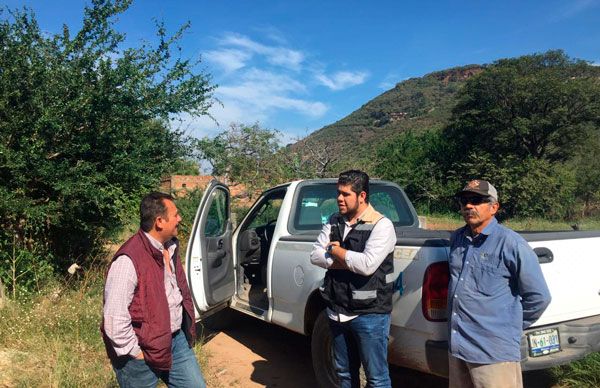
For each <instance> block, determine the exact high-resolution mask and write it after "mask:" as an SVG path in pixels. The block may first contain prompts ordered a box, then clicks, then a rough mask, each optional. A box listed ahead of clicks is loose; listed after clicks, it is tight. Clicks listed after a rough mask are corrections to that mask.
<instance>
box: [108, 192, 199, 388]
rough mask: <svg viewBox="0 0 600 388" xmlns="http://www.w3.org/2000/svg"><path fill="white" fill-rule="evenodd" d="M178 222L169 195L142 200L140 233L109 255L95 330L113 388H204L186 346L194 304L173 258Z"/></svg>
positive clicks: (193, 336) (190, 336) (190, 339)
mask: <svg viewBox="0 0 600 388" xmlns="http://www.w3.org/2000/svg"><path fill="white" fill-rule="evenodd" d="M180 221H181V217H180V216H179V213H178V212H177V207H176V206H175V203H174V201H173V197H171V196H170V195H168V194H164V193H158V192H153V193H150V194H148V195H146V196H145V197H144V198H143V199H142V203H141V205H140V230H139V231H138V232H137V233H136V234H134V235H133V236H132V237H131V238H130V239H129V240H127V242H125V244H123V245H122V246H121V248H120V249H119V250H118V251H117V253H116V254H115V256H114V257H113V259H112V262H111V264H110V267H109V269H108V272H107V275H106V284H105V287H104V308H103V319H102V325H101V328H100V330H101V332H102V337H103V339H104V344H105V345H106V351H107V353H108V357H109V359H110V361H111V363H112V366H113V369H114V370H115V373H116V375H117V381H118V382H119V385H120V386H121V387H156V384H157V383H158V379H161V380H163V381H164V382H165V383H166V384H167V385H168V386H169V387H205V386H206V384H205V382H204V378H203V377H202V372H201V371H200V366H199V365H198V361H197V360H196V357H195V355H194V352H193V350H192V347H193V345H194V341H195V339H196V329H195V318H194V305H193V303H192V297H191V294H190V290H189V288H188V285H187V282H186V278H185V273H184V272H183V268H182V266H181V262H180V260H179V244H178V240H177V238H176V236H177V227H178V225H179V222H180Z"/></svg>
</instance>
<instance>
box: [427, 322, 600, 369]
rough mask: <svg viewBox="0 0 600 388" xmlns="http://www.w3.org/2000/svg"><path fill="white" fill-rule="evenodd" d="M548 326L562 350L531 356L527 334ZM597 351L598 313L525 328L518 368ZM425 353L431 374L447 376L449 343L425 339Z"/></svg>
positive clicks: (599, 348) (599, 343)
mask: <svg viewBox="0 0 600 388" xmlns="http://www.w3.org/2000/svg"><path fill="white" fill-rule="evenodd" d="M551 328H557V329H558V333H559V337H560V345H561V350H560V351H559V352H556V353H552V354H548V355H545V356H539V357H530V356H529V346H528V344H527V333H530V332H532V331H536V330H543V329H551ZM597 351H600V315H594V316H592V317H587V318H581V319H575V320H573V321H566V322H561V323H557V324H551V325H545V326H538V327H536V328H533V329H528V330H525V332H524V333H523V337H521V368H522V370H524V371H527V370H535V369H545V368H550V367H553V366H557V365H563V364H567V363H569V362H571V361H574V360H578V359H580V358H583V357H585V356H587V355H588V354H590V353H593V352H597ZM425 353H426V356H427V364H428V367H429V371H430V373H433V374H436V375H438V376H446V377H447V376H448V342H447V341H427V342H426V343H425Z"/></svg>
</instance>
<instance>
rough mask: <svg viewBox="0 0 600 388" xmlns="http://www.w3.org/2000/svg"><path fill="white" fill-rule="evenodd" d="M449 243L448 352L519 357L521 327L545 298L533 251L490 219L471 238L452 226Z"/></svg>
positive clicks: (480, 359) (482, 358) (474, 357)
mask: <svg viewBox="0 0 600 388" xmlns="http://www.w3.org/2000/svg"><path fill="white" fill-rule="evenodd" d="M450 245H451V246H450V263H449V264H450V284H449V286H448V348H449V351H450V353H451V354H452V355H453V356H455V357H457V358H460V359H462V360H465V361H467V362H473V363H480V364H491V363H496V362H504V361H520V360H521V350H520V349H521V335H522V333H523V329H525V328H527V327H529V326H530V325H531V324H533V323H534V322H535V321H536V320H537V319H538V318H539V317H540V316H541V315H542V313H543V312H544V310H545V309H546V307H547V306H548V304H549V303H550V299H551V298H550V291H549V290H548V286H547V285H546V281H545V280H544V275H543V274H542V270H541V268H540V264H539V262H538V258H537V255H536V254H535V253H534V252H533V250H532V249H531V247H529V245H528V244H527V242H526V241H525V240H524V239H523V238H522V237H521V236H519V235H518V234H517V233H515V232H514V231H512V230H510V229H508V228H506V227H504V226H502V225H500V224H498V221H496V219H495V218H493V219H492V221H491V222H490V223H489V224H488V225H487V226H486V227H485V229H484V230H483V232H481V233H480V234H479V235H478V236H476V237H472V236H471V230H470V228H469V227H468V226H465V227H462V228H460V229H458V230H457V231H455V232H454V233H453V234H452V237H451V240H450Z"/></svg>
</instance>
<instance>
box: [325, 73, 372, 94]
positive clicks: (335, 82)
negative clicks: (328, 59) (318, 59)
mask: <svg viewBox="0 0 600 388" xmlns="http://www.w3.org/2000/svg"><path fill="white" fill-rule="evenodd" d="M368 76H369V74H368V73H367V72H364V71H355V72H352V71H339V72H337V73H335V74H333V75H332V76H327V75H325V74H317V75H316V78H317V80H318V81H319V82H320V83H321V84H322V85H325V86H327V87H328V88H329V89H331V90H343V89H347V88H349V87H351V86H356V85H360V84H362V83H363V82H365V80H366V79H367V77H368Z"/></svg>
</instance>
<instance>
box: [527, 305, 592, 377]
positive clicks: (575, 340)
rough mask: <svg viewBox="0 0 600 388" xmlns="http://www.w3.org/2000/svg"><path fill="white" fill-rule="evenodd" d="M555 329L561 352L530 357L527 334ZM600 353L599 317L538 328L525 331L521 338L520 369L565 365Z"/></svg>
mask: <svg viewBox="0 0 600 388" xmlns="http://www.w3.org/2000/svg"><path fill="white" fill-rule="evenodd" d="M551 328H557V329H558V334H559V337H560V347H561V351H560V352H556V353H552V354H548V355H545V356H540V357H530V356H529V347H528V345H527V333H530V332H532V331H536V330H543V329H551ZM597 351H600V315H594V316H592V317H587V318H582V319H576V320H573V321H566V322H561V323H558V324H554V325H552V324H551V325H545V326H539V327H536V328H534V329H528V330H525V333H524V335H523V337H522V338H521V367H522V369H523V370H535V369H544V368H550V367H552V366H556V365H562V364H566V363H568V362H570V361H573V360H577V359H580V358H583V357H585V356H586V355H588V354H590V353H593V352H597Z"/></svg>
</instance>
